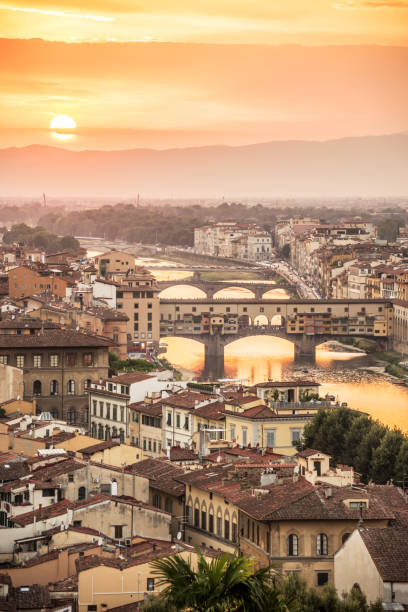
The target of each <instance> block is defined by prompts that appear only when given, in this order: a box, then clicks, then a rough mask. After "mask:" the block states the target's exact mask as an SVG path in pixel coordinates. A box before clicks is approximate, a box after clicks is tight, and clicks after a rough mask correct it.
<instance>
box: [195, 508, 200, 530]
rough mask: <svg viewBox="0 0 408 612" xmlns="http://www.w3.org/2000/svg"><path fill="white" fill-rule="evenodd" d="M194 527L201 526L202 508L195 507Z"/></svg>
mask: <svg viewBox="0 0 408 612" xmlns="http://www.w3.org/2000/svg"><path fill="white" fill-rule="evenodd" d="M194 527H200V510H199V509H198V508H194Z"/></svg>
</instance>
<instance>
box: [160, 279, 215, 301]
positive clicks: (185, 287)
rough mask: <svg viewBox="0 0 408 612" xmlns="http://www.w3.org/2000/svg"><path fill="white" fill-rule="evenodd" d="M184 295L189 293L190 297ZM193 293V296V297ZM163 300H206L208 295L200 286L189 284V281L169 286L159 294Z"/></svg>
mask: <svg viewBox="0 0 408 612" xmlns="http://www.w3.org/2000/svg"><path fill="white" fill-rule="evenodd" d="M183 293H185V294H186V293H189V295H183ZM192 293H193V295H192ZM159 298H161V299H164V300H165V299H179V300H191V299H195V298H197V299H206V298H207V294H206V292H205V291H204V289H203V288H202V287H200V285H199V284H195V283H189V282H187V281H184V282H183V281H181V282H174V283H171V284H169V286H168V287H165V288H164V289H162V290H161V291H160V293H159Z"/></svg>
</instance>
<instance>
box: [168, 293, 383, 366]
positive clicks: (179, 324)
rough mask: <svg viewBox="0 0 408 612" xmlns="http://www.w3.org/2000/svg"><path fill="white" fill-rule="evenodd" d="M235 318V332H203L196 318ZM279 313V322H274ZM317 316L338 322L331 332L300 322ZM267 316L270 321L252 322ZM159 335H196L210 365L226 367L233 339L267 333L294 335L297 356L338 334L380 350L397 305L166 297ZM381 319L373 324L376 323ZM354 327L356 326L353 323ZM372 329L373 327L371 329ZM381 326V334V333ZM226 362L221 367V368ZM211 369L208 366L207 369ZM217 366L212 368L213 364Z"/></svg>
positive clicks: (312, 353)
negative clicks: (298, 321)
mask: <svg viewBox="0 0 408 612" xmlns="http://www.w3.org/2000/svg"><path fill="white" fill-rule="evenodd" d="M203 315H204V316H206V317H208V316H212V315H214V316H217V315H218V316H219V315H223V316H227V318H228V315H231V316H234V317H235V319H234V320H235V321H236V320H238V325H235V327H234V328H233V332H232V333H231V331H230V330H229V328H228V326H227V325H226V326H225V332H223V333H209V332H206V333H203V332H202V331H201V330H200V327H199V326H198V325H197V326H196V325H195V324H194V325H192V323H191V321H192V320H194V318H195V319H200V317H201V316H203ZM276 315H280V317H281V321H280V322H279V324H273V322H274V320H275V319H276ZM307 315H313V317H314V318H316V319H317V320H319V319H321V320H325V321H329V320H330V321H331V323H333V326H334V322H336V326H337V325H338V327H334V329H333V330H332V329H331V328H330V333H324V330H325V329H326V330H327V329H328V326H327V324H326V326H325V327H323V326H321V327H320V324H315V325H314V327H313V328H311V329H306V330H305V329H304V328H301V327H299V325H297V326H296V319H297V317H298V316H300V317H302V316H303V317H306V316H307ZM261 317H262V318H264V321H265V325H262V324H258V325H256V324H255V325H254V324H253V323H254V322H256V321H257V320H258V321H259V320H260V318H261ZM160 319H161V321H160V335H161V337H166V336H174V337H181V338H188V339H192V340H196V341H198V342H200V343H201V344H203V345H204V347H205V360H206V365H210V364H211V362H214V363H215V362H217V364H218V365H217V368H216V369H217V371H218V372H219V371H221V370H222V368H223V362H224V349H225V347H226V346H227V345H228V344H231V343H232V342H235V340H239V339H240V338H245V337H248V336H256V335H268V336H274V337H277V338H283V339H285V340H289V341H290V342H292V343H293V344H294V348H295V357H302V356H309V357H312V358H314V356H315V350H316V347H317V346H318V345H320V344H322V343H323V342H327V341H328V340H333V339H334V337H337V336H342V335H345V336H350V335H352V334H354V335H356V336H359V337H361V336H363V337H368V338H371V339H374V340H375V341H376V342H377V344H378V345H379V346H380V347H381V349H384V348H388V344H389V342H390V341H392V336H393V304H392V302H390V301H388V300H384V299H378V300H300V299H297V300H292V299H290V300H261V299H258V300H257V299H246V300H216V299H213V300H211V299H206V300H204V299H203V300H201V299H200V300H166V299H162V300H161V301H160ZM375 321H378V322H379V323H380V326H379V327H376V328H375V329H374V322H375ZM354 325H355V327H352V326H354ZM369 330H371V331H369ZM376 330H378V333H377V332H376ZM221 366H222V367H221ZM206 369H207V368H206ZM211 369H212V368H211Z"/></svg>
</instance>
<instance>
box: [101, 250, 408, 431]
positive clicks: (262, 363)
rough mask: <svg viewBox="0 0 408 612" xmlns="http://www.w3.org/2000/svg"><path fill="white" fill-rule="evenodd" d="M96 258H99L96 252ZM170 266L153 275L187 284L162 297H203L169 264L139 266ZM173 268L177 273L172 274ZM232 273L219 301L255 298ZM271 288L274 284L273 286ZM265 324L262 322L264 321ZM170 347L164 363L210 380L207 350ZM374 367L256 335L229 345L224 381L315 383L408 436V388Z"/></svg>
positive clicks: (279, 295) (368, 359)
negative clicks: (311, 354) (308, 353)
mask: <svg viewBox="0 0 408 612" xmlns="http://www.w3.org/2000/svg"><path fill="white" fill-rule="evenodd" d="M95 254H96V253H95ZM153 261H154V263H156V264H157V263H160V264H163V265H165V264H167V265H168V269H167V270H153V269H152V273H153V274H154V275H155V277H156V278H157V280H159V281H167V280H183V279H186V285H185V286H180V285H178V286H177V287H173V288H170V289H166V290H165V291H163V292H162V294H161V295H162V297H169V298H170V297H177V298H181V299H182V298H184V299H188V298H200V297H203V292H202V291H200V289H197V288H194V287H191V286H188V280H187V279H188V277H190V276H191V274H192V272H186V271H184V270H177V269H174V267H175V266H176V265H177V264H173V263H172V262H168V261H164V260H163V261H160V262H158V260H149V259H138V260H136V263H137V264H138V265H145V266H146V267H147V268H149V263H150V264H151V263H153ZM172 268H173V269H172ZM233 274H234V272H233V271H231V275H232V276H231V280H229V281H226V282H227V283H228V285H229V287H228V288H226V289H222V290H221V291H220V292H218V294H217V296H218V297H224V298H234V297H236V298H240V297H246V296H247V297H251V294H250V293H249V291H248V290H247V289H242V288H234V289H231V288H230V287H231V286H233V283H234V278H233ZM271 284H273V281H271ZM264 297H265V298H268V299H274V298H275V299H283V298H285V297H289V296H288V295H287V294H286V292H285V291H284V290H282V289H271V291H269V292H267V293H266V294H265V296H264ZM260 323H261V324H262V322H260ZM161 342H162V344H166V345H167V352H166V354H165V356H166V358H167V359H168V360H169V361H170V362H171V363H172V364H174V366H175V367H177V368H179V369H180V370H181V371H182V372H183V374H184V376H185V377H186V378H189V379H192V378H201V379H205V378H206V377H207V372H206V371H205V369H204V347H203V345H201V344H200V343H199V342H196V341H194V340H187V339H182V338H174V337H172V338H163V339H162V341H161ZM373 364H374V358H373V357H372V356H370V355H364V354H360V353H349V352H344V353H342V352H332V351H328V350H326V349H325V347H324V346H322V347H321V348H320V349H319V348H318V349H317V351H316V359H315V361H313V360H311V359H305V358H303V359H302V360H301V361H296V362H295V359H294V350H293V344H292V343H290V342H288V341H287V340H283V339H281V338H273V337H270V336H254V337H252V338H251V337H250V338H242V339H240V340H237V341H236V342H233V343H232V344H230V345H228V346H227V347H226V349H225V360H224V376H225V377H227V378H244V379H246V380H247V381H248V383H257V382H263V381H265V380H268V379H272V380H291V379H293V378H303V379H306V378H307V379H312V380H315V381H317V382H319V383H321V395H325V394H326V393H329V394H330V395H334V396H335V397H336V398H338V400H339V401H340V402H347V404H348V405H349V406H350V407H351V408H354V409H356V410H361V411H363V412H367V413H368V414H370V415H371V416H372V417H373V418H375V419H378V420H379V421H381V422H382V423H384V424H386V425H389V426H391V427H393V426H396V427H399V428H401V429H402V430H403V431H406V432H408V389H407V388H406V387H400V386H397V385H395V384H393V383H391V382H389V381H387V380H385V378H384V377H383V376H380V375H377V374H373V373H371V372H367V371H365V368H367V367H369V366H372V365H373Z"/></svg>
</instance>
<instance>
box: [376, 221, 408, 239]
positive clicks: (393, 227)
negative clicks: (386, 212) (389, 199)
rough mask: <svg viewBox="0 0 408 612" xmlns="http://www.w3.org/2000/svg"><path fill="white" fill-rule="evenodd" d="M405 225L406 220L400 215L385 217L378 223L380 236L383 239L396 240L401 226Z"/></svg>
mask: <svg viewBox="0 0 408 612" xmlns="http://www.w3.org/2000/svg"><path fill="white" fill-rule="evenodd" d="M403 225H404V220H403V219H401V218H400V217H385V218H384V219H381V221H380V222H379V223H378V225H377V231H378V237H379V238H380V239H381V240H388V242H395V240H396V238H397V236H398V234H399V228H400V227H401V226H403Z"/></svg>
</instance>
